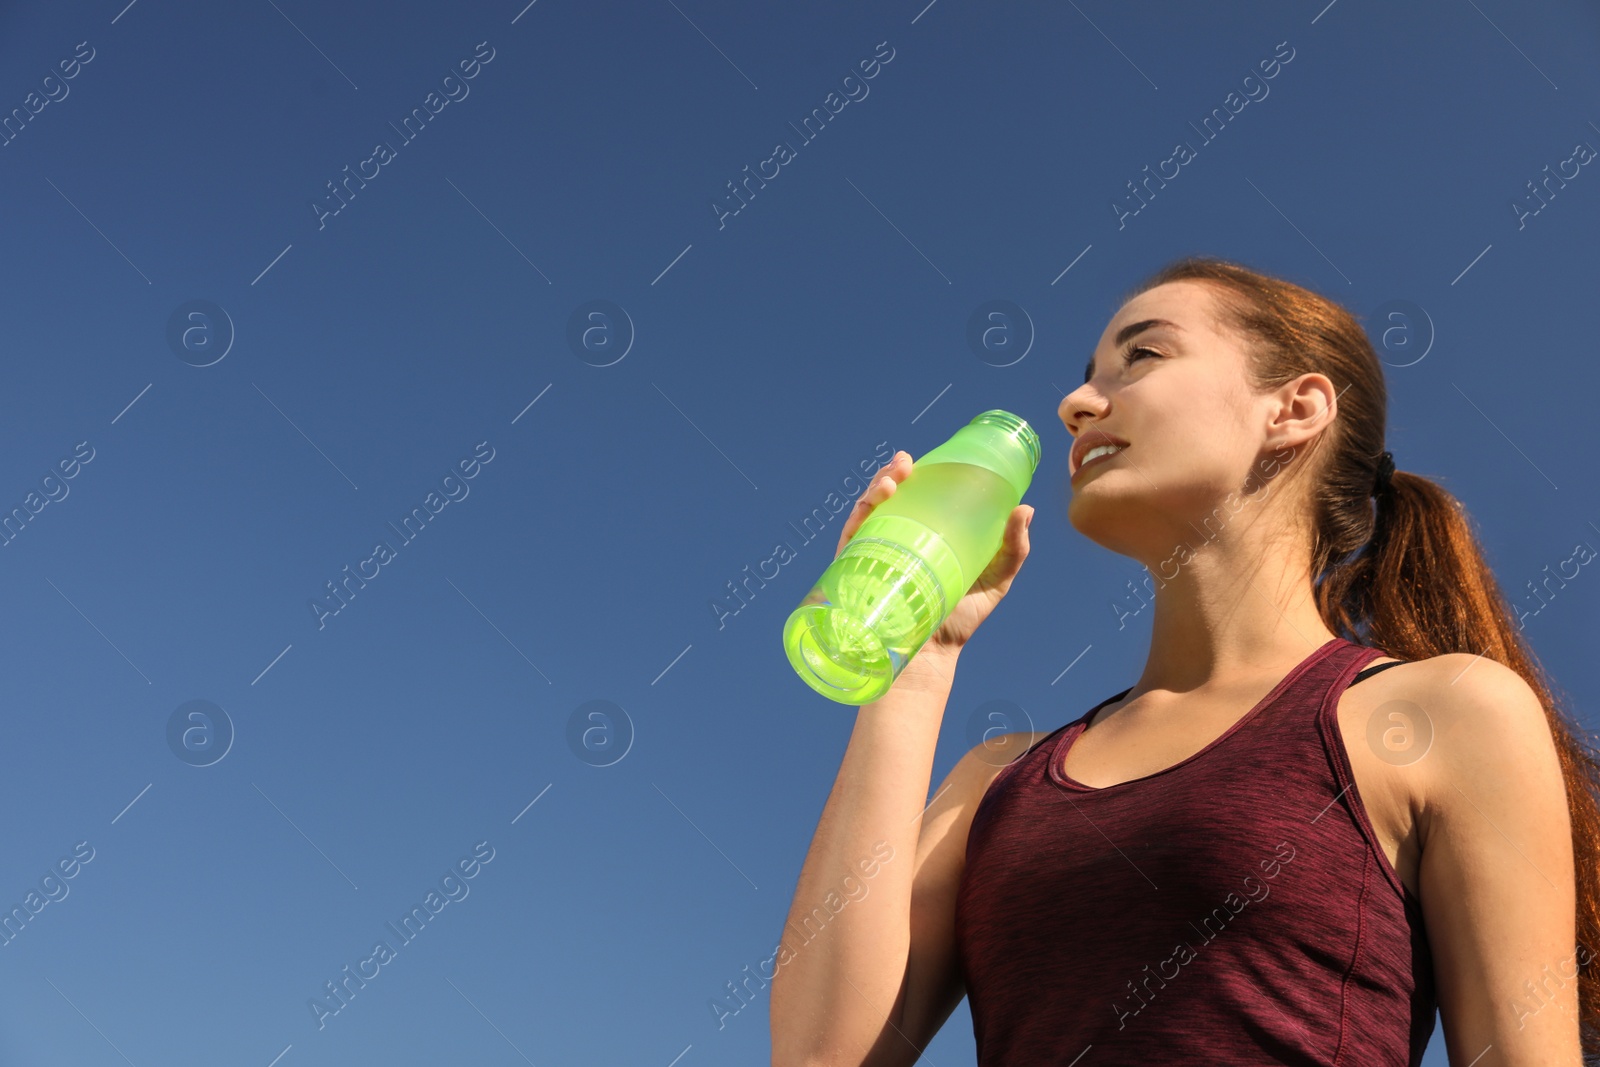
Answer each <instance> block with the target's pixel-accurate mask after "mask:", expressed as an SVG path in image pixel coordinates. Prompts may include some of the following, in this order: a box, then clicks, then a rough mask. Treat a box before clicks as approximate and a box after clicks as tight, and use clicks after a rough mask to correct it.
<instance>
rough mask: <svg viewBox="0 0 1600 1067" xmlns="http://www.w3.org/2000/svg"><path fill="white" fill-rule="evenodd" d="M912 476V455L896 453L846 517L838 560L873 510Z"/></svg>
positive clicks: (873, 478) (857, 499) (858, 498)
mask: <svg viewBox="0 0 1600 1067" xmlns="http://www.w3.org/2000/svg"><path fill="white" fill-rule="evenodd" d="M910 474H911V455H910V453H908V452H896V453H895V454H894V458H893V459H891V460H890V461H889V462H888V463H886V464H884V465H883V466H882V467H879V468H878V473H876V474H874V475H873V476H872V481H871V482H870V483H869V484H868V485H867V488H866V489H865V490H863V491H862V493H861V495H860V496H859V497H857V498H856V506H855V507H854V508H852V509H851V510H850V514H849V515H848V516H846V517H845V521H844V528H843V529H842V530H840V531H839V547H838V548H837V549H835V550H834V553H833V555H834V558H835V559H837V558H838V556H839V553H840V552H843V551H844V546H845V545H846V544H847V543H849V541H850V538H852V537H854V536H855V533H856V531H857V530H859V529H860V528H861V524H862V523H863V522H866V521H867V516H869V515H871V514H872V509H873V508H875V507H877V506H878V505H879V504H881V503H883V502H884V501H885V500H887V499H889V498H890V497H891V496H893V495H894V491H895V489H896V488H898V487H899V484H900V483H901V482H903V481H905V480H906V478H907V477H908V476H909V475H910Z"/></svg>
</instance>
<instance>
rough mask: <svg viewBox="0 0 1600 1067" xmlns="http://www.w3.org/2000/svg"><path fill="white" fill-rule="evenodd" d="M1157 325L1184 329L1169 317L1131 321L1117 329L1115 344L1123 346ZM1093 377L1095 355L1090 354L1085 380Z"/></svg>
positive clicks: (1085, 368) (1085, 367)
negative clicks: (1169, 319) (1168, 318)
mask: <svg viewBox="0 0 1600 1067" xmlns="http://www.w3.org/2000/svg"><path fill="white" fill-rule="evenodd" d="M1156 326H1169V327H1171V328H1172V329H1174V330H1177V331H1179V332H1180V333H1181V332H1182V331H1183V327H1182V326H1179V325H1178V324H1177V323H1175V322H1170V321H1168V320H1167V319H1143V320H1141V321H1139V322H1134V323H1129V324H1128V325H1127V326H1124V327H1123V328H1122V329H1120V330H1118V331H1117V336H1116V339H1115V344H1116V346H1117V347H1118V348H1121V347H1122V346H1123V344H1125V343H1126V342H1127V341H1129V340H1130V339H1132V338H1133V337H1136V336H1138V335H1139V334H1141V333H1143V332H1144V331H1145V330H1148V329H1151V328H1153V327H1156ZM1093 377H1094V357H1093V356H1090V357H1089V362H1088V363H1087V364H1086V365H1085V366H1084V368H1083V380H1084V382H1085V383H1087V382H1088V381H1089V379H1090V378H1093Z"/></svg>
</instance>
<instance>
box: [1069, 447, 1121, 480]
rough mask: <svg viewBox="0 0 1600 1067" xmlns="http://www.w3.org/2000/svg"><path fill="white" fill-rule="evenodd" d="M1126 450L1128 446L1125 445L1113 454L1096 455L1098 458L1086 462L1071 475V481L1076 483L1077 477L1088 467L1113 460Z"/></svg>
mask: <svg viewBox="0 0 1600 1067" xmlns="http://www.w3.org/2000/svg"><path fill="white" fill-rule="evenodd" d="M1127 450H1128V446H1127V445H1122V446H1121V447H1119V448H1118V449H1117V450H1116V451H1115V452H1106V453H1102V454H1101V455H1098V456H1096V457H1094V458H1093V459H1091V460H1089V461H1088V462H1086V463H1084V464H1083V465H1082V466H1080V467H1079V468H1078V469H1077V470H1076V471H1074V472H1073V474H1072V478H1073V480H1074V481H1076V480H1077V477H1078V475H1080V474H1082V473H1083V472H1084V471H1086V470H1088V469H1089V468H1090V467H1095V466H1099V465H1100V464H1101V463H1103V462H1105V461H1106V460H1108V459H1112V458H1114V457H1116V456H1120V455H1122V453H1124V452H1126V451H1127Z"/></svg>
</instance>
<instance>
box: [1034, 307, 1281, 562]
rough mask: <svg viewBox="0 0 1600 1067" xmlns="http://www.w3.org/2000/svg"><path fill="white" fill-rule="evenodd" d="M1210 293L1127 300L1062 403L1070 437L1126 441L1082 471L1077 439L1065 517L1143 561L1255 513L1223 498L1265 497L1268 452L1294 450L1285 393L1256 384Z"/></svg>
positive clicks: (1239, 343) (1086, 532)
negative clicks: (1257, 389) (1285, 426)
mask: <svg viewBox="0 0 1600 1067" xmlns="http://www.w3.org/2000/svg"><path fill="white" fill-rule="evenodd" d="M1214 301H1215V297H1214V295H1213V290H1212V289H1211V288H1210V287H1209V286H1207V285H1206V284H1205V283H1202V282H1192V281H1179V282H1168V283H1166V284H1164V285H1160V286H1157V287H1155V288H1154V289H1150V290H1148V291H1146V292H1144V293H1141V294H1139V295H1138V296H1136V297H1134V298H1133V299H1132V300H1130V301H1128V303H1126V304H1124V305H1123V306H1122V308H1121V309H1120V310H1118V312H1117V313H1116V315H1114V316H1113V317H1112V319H1111V322H1110V323H1109V324H1108V325H1107V326H1106V328H1105V332H1104V333H1103V334H1101V336H1100V342H1099V344H1098V345H1097V346H1096V347H1095V350H1094V353H1093V357H1092V359H1091V361H1090V363H1089V367H1088V369H1087V380H1086V381H1085V382H1084V384H1083V385H1081V386H1079V387H1078V388H1077V389H1074V390H1073V391H1072V392H1071V393H1069V394H1067V396H1066V398H1065V399H1063V400H1062V401H1061V406H1060V408H1059V414H1060V416H1061V421H1062V423H1063V424H1064V425H1065V426H1066V428H1067V431H1068V432H1069V433H1070V434H1072V436H1073V441H1074V445H1075V446H1077V445H1078V444H1079V442H1080V441H1082V442H1084V443H1085V444H1087V445H1089V446H1090V447H1092V445H1093V444H1095V443H1099V438H1098V435H1100V434H1104V435H1107V436H1109V437H1112V438H1115V439H1117V440H1118V441H1123V442H1126V443H1127V444H1126V447H1125V448H1123V449H1122V450H1121V451H1119V452H1117V453H1115V454H1112V455H1110V456H1106V457H1101V458H1098V459H1096V460H1094V461H1093V462H1091V463H1090V464H1089V465H1088V466H1087V467H1086V468H1083V469H1080V466H1081V465H1080V463H1079V462H1078V460H1079V457H1080V455H1081V454H1082V453H1083V451H1084V450H1083V449H1081V448H1079V447H1074V449H1073V455H1072V458H1071V459H1070V460H1069V465H1070V469H1071V470H1072V472H1073V473H1072V478H1071V486H1072V489H1071V492H1072V495H1071V499H1070V502H1069V504H1068V511H1067V513H1068V518H1069V519H1070V521H1071V522H1072V525H1073V526H1074V527H1075V528H1076V529H1077V530H1078V531H1079V532H1080V533H1082V534H1084V536H1086V537H1088V538H1090V539H1091V540H1093V541H1095V542H1096V543H1098V544H1100V545H1103V546H1104V547H1106V548H1108V549H1111V550H1112V551H1114V552H1119V553H1121V554H1123V555H1127V556H1130V557H1132V558H1134V559H1137V560H1139V561H1140V562H1142V563H1144V564H1146V565H1147V566H1154V565H1155V564H1156V563H1157V562H1159V561H1161V560H1163V559H1166V558H1168V557H1170V556H1171V554H1172V552H1173V551H1174V549H1175V547H1176V546H1178V545H1180V544H1184V543H1187V544H1190V545H1194V546H1198V545H1199V544H1200V543H1201V542H1202V541H1204V540H1206V539H1207V538H1208V536H1214V534H1212V531H1214V530H1215V529H1216V527H1217V526H1218V523H1219V521H1226V522H1229V523H1239V522H1244V523H1248V522H1250V521H1252V520H1255V519H1259V518H1260V517H1261V516H1260V515H1259V514H1257V515H1250V514H1249V509H1248V508H1247V509H1246V510H1244V511H1238V509H1237V507H1235V508H1234V509H1233V510H1232V511H1230V509H1229V508H1228V507H1225V506H1224V501H1225V500H1227V499H1228V497H1229V494H1238V495H1239V496H1240V497H1245V498H1248V499H1256V498H1259V499H1262V500H1264V499H1265V497H1266V496H1267V495H1268V494H1266V493H1261V492H1260V490H1261V488H1262V485H1261V482H1262V471H1264V470H1265V469H1266V467H1267V466H1268V465H1272V462H1273V461H1272V458H1271V457H1272V456H1273V454H1274V452H1275V450H1278V451H1277V454H1278V456H1279V457H1280V460H1279V461H1278V464H1279V465H1281V462H1282V460H1281V457H1283V456H1287V455H1289V453H1288V452H1286V451H1282V450H1281V446H1282V444H1283V443H1284V440H1285V437H1286V435H1285V434H1284V433H1283V432H1282V423H1281V422H1280V421H1278V417H1279V416H1280V415H1281V408H1282V404H1283V397H1284V396H1285V393H1284V391H1282V390H1278V391H1273V392H1270V393H1265V394H1256V393H1254V392H1253V390H1252V388H1251V386H1250V383H1249V381H1248V380H1247V377H1246V362H1245V358H1246V357H1245V352H1244V349H1243V347H1242V341H1241V339H1240V338H1238V337H1237V336H1235V335H1234V334H1232V333H1231V332H1228V331H1227V330H1226V327H1224V326H1222V325H1221V324H1220V323H1219V322H1218V321H1217V317H1218V309H1217V307H1216V304H1215V302H1214ZM1291 392H1292V390H1291ZM1287 436H1288V438H1291V439H1292V438H1294V437H1295V436H1296V435H1295V434H1294V433H1292V432H1291V433H1289V434H1288V435H1287ZM1251 494H1256V495H1257V496H1255V497H1252V496H1251ZM1208 524H1209V525H1208Z"/></svg>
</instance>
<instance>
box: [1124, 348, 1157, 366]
mask: <svg viewBox="0 0 1600 1067" xmlns="http://www.w3.org/2000/svg"><path fill="white" fill-rule="evenodd" d="M1141 352H1143V353H1144V354H1145V355H1147V356H1154V355H1156V353H1155V352H1152V351H1151V350H1150V349H1148V348H1130V349H1129V350H1128V351H1127V352H1126V353H1125V354H1124V355H1123V357H1122V365H1123V366H1124V367H1126V366H1127V365H1128V364H1130V363H1132V362H1133V361H1134V360H1136V359H1138V358H1139V353H1141Z"/></svg>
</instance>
